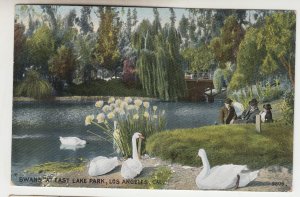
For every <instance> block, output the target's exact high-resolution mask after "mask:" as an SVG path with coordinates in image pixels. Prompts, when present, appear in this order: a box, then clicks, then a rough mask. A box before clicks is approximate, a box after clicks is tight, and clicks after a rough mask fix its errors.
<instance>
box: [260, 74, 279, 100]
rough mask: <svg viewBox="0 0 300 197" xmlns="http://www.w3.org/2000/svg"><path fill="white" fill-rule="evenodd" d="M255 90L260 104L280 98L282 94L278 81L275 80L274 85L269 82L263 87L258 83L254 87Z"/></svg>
mask: <svg viewBox="0 0 300 197" xmlns="http://www.w3.org/2000/svg"><path fill="white" fill-rule="evenodd" d="M256 88H257V96H258V98H259V100H260V101H261V102H270V101H273V100H275V99H278V98H280V97H281V96H282V94H283V91H282V89H281V87H280V84H279V80H278V79H276V80H275V83H274V84H273V85H272V84H271V83H270V82H267V83H266V85H265V86H264V87H263V86H262V83H259V84H257V85H256Z"/></svg>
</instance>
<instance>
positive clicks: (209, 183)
mask: <svg viewBox="0 0 300 197" xmlns="http://www.w3.org/2000/svg"><path fill="white" fill-rule="evenodd" d="M243 170H247V166H246V165H233V164H228V165H222V166H215V167H214V168H212V169H211V170H210V173H209V175H208V176H207V177H205V178H204V179H202V180H199V185H200V189H229V188H233V187H234V186H235V185H236V181H237V175H238V174H240V173H241V171H243Z"/></svg>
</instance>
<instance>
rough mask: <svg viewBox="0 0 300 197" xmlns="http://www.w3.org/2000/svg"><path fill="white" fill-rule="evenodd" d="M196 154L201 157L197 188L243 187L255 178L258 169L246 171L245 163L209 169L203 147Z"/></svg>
mask: <svg viewBox="0 0 300 197" xmlns="http://www.w3.org/2000/svg"><path fill="white" fill-rule="evenodd" d="M198 155H199V156H200V157H201V159H202V163H203V169H202V171H201V172H200V174H199V175H198V176H197V178H196V184H197V186H198V188H199V189H220V190H221V189H230V188H234V187H236V188H237V187H245V186H246V185H247V184H248V183H250V182H251V181H253V180H254V179H256V177H257V175H258V172H259V171H258V170H257V171H254V172H249V171H248V172H246V171H247V170H248V168H247V166H246V165H233V164H228V165H222V166H215V167H213V168H212V169H210V166H209V162H208V159H207V156H206V153H205V150H204V149H200V150H199V152H198Z"/></svg>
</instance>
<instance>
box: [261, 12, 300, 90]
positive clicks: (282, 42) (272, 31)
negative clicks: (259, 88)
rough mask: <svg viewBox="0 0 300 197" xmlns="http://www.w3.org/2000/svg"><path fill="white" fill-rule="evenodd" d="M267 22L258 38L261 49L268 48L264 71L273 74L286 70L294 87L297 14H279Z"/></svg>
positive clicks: (274, 14)
mask: <svg viewBox="0 0 300 197" xmlns="http://www.w3.org/2000/svg"><path fill="white" fill-rule="evenodd" d="M265 20H266V21H265V25H264V26H263V27H262V28H261V30H260V32H259V34H258V36H257V42H258V46H259V48H263V47H265V48H266V55H265V56H264V59H263V64H262V71H263V72H264V73H265V74H272V73H273V72H274V71H276V70H278V69H280V68H284V69H285V70H286V72H287V73H288V77H289V79H290V81H291V84H292V85H293V86H294V85H295V41H296V14H295V13H294V12H293V11H286V12H277V13H273V14H272V15H271V16H267V17H266V19H265Z"/></svg>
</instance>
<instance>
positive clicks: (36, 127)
mask: <svg viewBox="0 0 300 197" xmlns="http://www.w3.org/2000/svg"><path fill="white" fill-rule="evenodd" d="M151 104H152V105H157V106H158V108H159V109H164V110H165V111H166V119H167V126H166V127H167V128H166V129H175V128H194V127H200V126H204V125H211V124H214V122H215V121H216V120H217V119H218V111H219V110H218V109H219V108H220V106H221V105H222V103H221V102H220V101H216V102H215V103H186V102H177V103H172V102H152V103H151ZM89 114H97V113H96V107H95V106H94V103H93V102H90V103H56V102H55V103H14V106H13V127H12V128H13V135H12V138H13V139H12V175H13V174H16V173H19V172H21V171H23V169H25V168H27V167H30V166H32V165H36V164H41V163H45V162H52V161H68V160H70V159H74V158H80V157H82V158H85V159H92V158H93V157H96V156H99V155H103V156H110V155H114V154H115V153H114V151H113V147H112V144H110V143H109V142H107V141H105V140H103V139H101V138H98V137H95V136H94V135H93V134H90V133H88V132H87V130H90V131H94V132H99V131H97V128H95V127H92V126H89V127H86V126H85V125H84V119H85V117H86V115H89ZM59 136H63V137H65V136H76V137H79V138H81V139H84V140H86V141H87V142H88V144H87V145H86V146H85V147H84V148H79V149H76V150H68V149H61V147H60V145H61V144H60V141H59Z"/></svg>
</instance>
